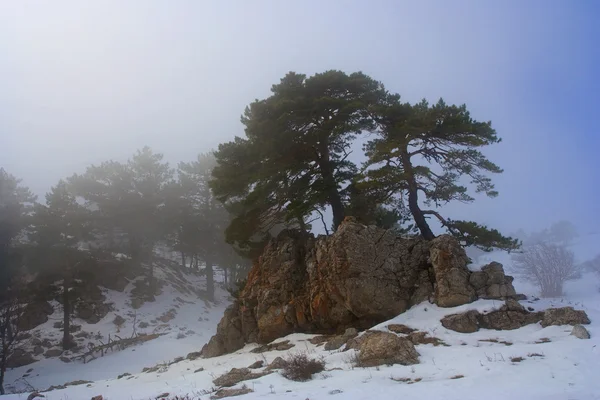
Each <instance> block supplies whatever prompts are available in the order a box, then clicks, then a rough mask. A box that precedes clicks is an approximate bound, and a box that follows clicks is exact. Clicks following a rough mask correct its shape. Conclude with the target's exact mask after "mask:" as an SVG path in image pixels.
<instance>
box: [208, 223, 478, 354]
mask: <svg viewBox="0 0 600 400" xmlns="http://www.w3.org/2000/svg"><path fill="white" fill-rule="evenodd" d="M467 262H468V258H467V257H466V255H465V253H464V250H463V248H462V247H461V246H460V244H459V243H458V242H457V241H456V240H455V239H453V238H452V237H450V236H447V235H443V236H440V237H439V238H436V239H435V240H433V241H425V240H422V239H418V238H411V239H407V238H401V237H398V236H397V235H396V234H395V233H393V232H392V231H391V230H385V229H381V228H378V227H375V226H365V225H362V224H359V223H356V222H355V221H354V220H353V219H352V218H346V219H345V220H344V222H343V223H342V225H340V227H339V228H338V229H337V231H336V232H335V233H334V234H333V235H331V236H319V237H317V238H315V237H314V236H313V235H311V234H307V233H302V232H299V231H292V230H288V231H283V232H281V233H280V234H279V236H278V237H277V238H275V239H272V240H271V241H270V242H269V243H268V244H267V245H266V246H265V249H264V251H263V253H262V255H261V256H260V257H259V259H258V260H257V262H255V264H254V266H253V267H252V270H251V271H250V273H249V275H248V280H247V283H246V286H245V287H244V289H243V290H242V291H241V293H240V295H239V298H238V300H237V302H236V303H235V304H234V306H232V307H230V308H229V309H228V310H227V311H226V313H225V316H224V317H223V320H222V321H221V323H220V324H219V327H218V328H217V334H216V335H215V336H214V337H213V338H212V339H211V340H210V342H209V343H208V344H207V345H206V346H205V347H204V349H203V350H202V355H203V356H204V357H214V356H218V355H221V354H225V353H227V352H231V351H235V350H237V349H239V348H241V347H242V346H243V344H244V343H250V342H259V343H269V342H271V341H273V340H275V339H277V338H280V337H283V336H286V335H288V334H290V333H294V332H304V333H320V334H336V333H337V334H341V333H343V332H344V330H345V329H346V328H350V327H352V328H357V329H366V328H369V327H371V326H373V325H374V324H377V323H380V322H383V321H386V320H388V319H390V318H393V317H395V316H396V315H398V314H400V313H402V312H404V311H406V310H407V309H408V308H409V307H411V306H412V305H414V304H417V303H420V302H422V301H425V300H430V301H431V300H432V299H435V300H436V301H437V303H438V304H439V305H441V306H454V305H459V304H465V303H468V302H470V301H473V300H475V298H476V292H475V289H474V288H473V287H472V286H471V284H470V283H469V277H470V274H471V272H470V271H469V270H468V268H467ZM482 290H483V289H482ZM434 293H435V295H436V296H437V298H436V297H435V296H434ZM224 320H227V321H224Z"/></svg>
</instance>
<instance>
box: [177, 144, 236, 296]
mask: <svg viewBox="0 0 600 400" xmlns="http://www.w3.org/2000/svg"><path fill="white" fill-rule="evenodd" d="M215 165H216V160H215V158H214V155H213V154H200V155H199V156H198V158H197V159H196V160H195V161H193V162H189V163H184V162H182V163H180V164H179V166H178V170H177V172H178V178H179V181H178V185H177V187H175V186H174V187H172V190H173V192H172V193H174V194H175V195H172V196H171V201H169V202H168V205H169V207H168V209H170V210H173V212H172V213H171V215H172V216H174V218H173V219H172V220H173V221H175V222H176V225H177V226H176V227H175V232H176V243H175V248H176V249H178V250H180V251H182V252H183V253H188V254H190V255H191V257H192V260H194V259H195V260H196V263H198V262H199V261H201V262H202V263H203V264H204V266H205V269H204V271H205V273H206V285H207V297H208V298H209V299H210V300H213V299H214V271H213V267H214V266H215V265H217V264H218V265H221V266H222V265H224V263H225V262H227V261H231V260H232V258H231V257H232V255H231V253H232V251H233V250H232V248H231V246H229V245H228V244H227V243H226V242H225V228H226V226H227V224H228V223H229V221H230V217H229V213H228V212H227V210H226V209H225V208H224V207H223V205H222V204H221V203H220V202H219V201H218V200H217V199H216V198H215V196H214V195H213V194H212V191H211V189H210V187H209V181H210V178H211V173H212V170H213V168H214V167H215ZM183 258H185V257H183Z"/></svg>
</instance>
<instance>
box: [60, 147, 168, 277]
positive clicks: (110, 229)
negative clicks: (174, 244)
mask: <svg viewBox="0 0 600 400" xmlns="http://www.w3.org/2000/svg"><path fill="white" fill-rule="evenodd" d="M162 159H163V155H162V154H157V153H153V152H152V150H150V148H148V147H144V148H143V149H142V150H138V152H137V153H136V154H135V155H134V156H133V157H132V158H131V159H130V160H129V161H128V162H127V163H125V164H122V163H118V162H115V161H109V162H104V163H102V164H100V165H99V166H91V167H89V168H88V169H87V171H86V172H85V174H83V175H75V176H73V177H72V178H71V179H70V183H71V185H72V187H73V188H74V191H75V193H76V194H77V195H78V196H81V197H82V198H83V199H85V202H86V207H87V208H88V209H89V210H91V211H93V220H94V224H95V228H96V229H97V230H98V232H99V233H102V235H103V236H104V237H105V239H106V240H107V241H109V242H110V243H111V245H112V246H114V245H115V242H117V243H118V244H125V245H126V246H127V247H126V249H125V252H126V253H127V254H128V255H129V256H130V258H131V260H132V263H133V265H134V266H136V267H137V266H140V265H141V264H142V263H143V262H145V261H148V260H149V258H150V257H151V256H152V251H153V248H154V245H155V244H156V243H157V241H158V240H160V239H161V238H163V237H164V235H165V231H164V205H165V201H166V189H167V188H168V187H169V185H170V184H171V182H172V178H173V171H172V170H171V169H170V168H169V164H168V163H164V162H163V161H162ZM150 272H152V271H150Z"/></svg>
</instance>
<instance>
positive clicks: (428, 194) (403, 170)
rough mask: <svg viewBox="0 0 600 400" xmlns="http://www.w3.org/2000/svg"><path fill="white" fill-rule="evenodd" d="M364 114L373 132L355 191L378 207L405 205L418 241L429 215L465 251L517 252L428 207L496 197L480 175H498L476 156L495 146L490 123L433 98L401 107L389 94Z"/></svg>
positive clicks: (509, 242)
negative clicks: (375, 130)
mask: <svg viewBox="0 0 600 400" xmlns="http://www.w3.org/2000/svg"><path fill="white" fill-rule="evenodd" d="M372 112H373V115H374V119H375V120H376V121H377V124H378V126H379V128H380V130H379V136H378V137H377V138H375V139H373V140H371V141H369V142H368V143H367V145H366V146H365V150H366V155H367V157H368V162H367V163H366V166H367V169H366V172H365V177H364V179H363V181H362V182H361V184H360V185H359V186H360V187H361V188H362V190H365V191H368V192H370V193H371V195H372V196H374V197H375V198H376V199H377V201H379V202H384V203H385V202H391V201H395V202H397V201H400V202H402V203H403V204H406V203H407V208H408V210H409V211H410V213H411V214H412V217H413V219H414V221H415V224H416V227H417V228H418V230H419V231H420V233H421V234H422V236H423V237H424V238H425V239H428V240H431V239H433V238H434V237H435V235H434V233H433V231H432V229H431V227H430V226H429V222H428V217H432V216H433V217H435V218H437V220H438V221H439V222H440V223H441V225H442V226H443V227H444V228H446V229H447V230H448V231H449V232H450V233H452V234H453V235H455V236H457V237H458V238H459V239H460V240H462V241H463V242H465V244H466V245H476V246H479V247H481V248H482V249H485V250H491V249H492V248H501V249H506V250H512V249H516V248H517V247H518V246H519V243H518V240H516V239H513V238H510V237H505V236H503V235H502V234H501V233H500V232H498V231H497V230H495V229H489V228H487V227H486V226H483V225H480V224H478V223H476V222H472V221H462V220H451V219H449V218H445V217H443V216H442V214H441V213H440V212H439V210H437V209H436V208H438V207H441V206H443V205H444V204H447V203H449V202H451V201H459V202H463V203H471V202H473V201H474V200H475V199H474V197H472V196H471V195H470V194H469V187H472V188H474V191H475V192H476V193H484V194H485V195H487V196H489V197H496V196H497V195H498V192H497V191H496V190H495V187H494V184H493V183H492V180H491V178H490V177H489V176H488V175H489V174H499V173H501V172H502V169H501V168H500V167H498V166H497V165H496V164H494V163H493V162H491V161H489V160H488V159H487V158H486V157H485V156H484V154H483V153H482V152H481V151H480V150H479V149H480V148H483V147H485V146H488V145H491V144H494V143H498V142H500V140H501V139H500V138H499V137H498V136H497V134H496V131H495V130H494V129H493V128H492V126H491V123H490V122H479V121H476V120H474V119H472V118H471V116H470V114H469V112H468V111H467V109H466V106H465V105H462V106H455V105H447V104H446V103H444V101H443V100H441V99H440V101H439V102H438V103H437V104H435V105H433V106H430V105H429V104H428V103H427V102H426V101H425V100H423V101H422V102H420V103H418V104H414V105H411V104H409V103H401V102H400V97H399V96H398V95H389V96H388V97H387V99H386V101H385V102H382V103H381V104H379V105H378V106H377V107H374V108H373V109H372ZM421 195H422V197H421ZM423 205H425V206H426V207H429V208H428V209H423V208H422V206H423Z"/></svg>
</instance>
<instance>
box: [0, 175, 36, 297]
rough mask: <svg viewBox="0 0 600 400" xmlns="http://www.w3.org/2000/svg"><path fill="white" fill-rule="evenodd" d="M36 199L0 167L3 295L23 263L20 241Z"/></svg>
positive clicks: (1, 279) (0, 267)
mask: <svg viewBox="0 0 600 400" xmlns="http://www.w3.org/2000/svg"><path fill="white" fill-rule="evenodd" d="M35 200H36V197H35V196H34V195H33V194H32V193H31V191H30V190H29V189H28V188H27V187H24V186H22V185H21V180H19V179H17V178H15V177H14V176H12V175H11V174H9V173H8V172H6V171H5V170H4V169H3V168H0V295H1V294H2V293H5V292H6V290H7V287H8V286H9V284H10V282H11V281H12V279H13V277H14V276H15V274H17V273H18V268H19V267H20V266H21V264H22V259H23V249H22V247H21V246H20V244H21V243H20V242H19V238H20V237H21V236H22V235H21V234H22V232H23V229H24V228H25V227H26V225H27V223H28V221H29V217H30V214H31V211H32V207H33V204H34V202H35ZM0 297H1V296H0Z"/></svg>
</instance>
